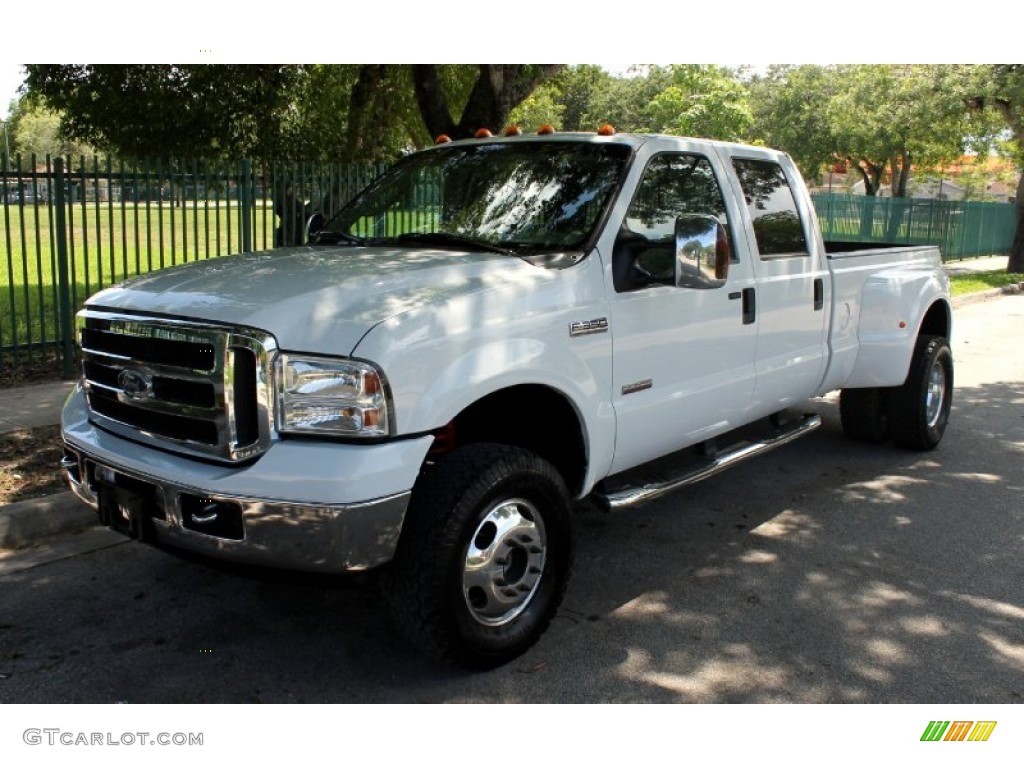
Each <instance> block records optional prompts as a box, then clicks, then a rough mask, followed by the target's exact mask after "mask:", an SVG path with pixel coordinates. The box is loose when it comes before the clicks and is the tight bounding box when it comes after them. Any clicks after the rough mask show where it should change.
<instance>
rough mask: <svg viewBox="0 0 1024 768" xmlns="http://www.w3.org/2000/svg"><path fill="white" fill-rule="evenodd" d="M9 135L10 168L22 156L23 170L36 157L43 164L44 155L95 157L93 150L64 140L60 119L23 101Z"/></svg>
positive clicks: (14, 114)
mask: <svg viewBox="0 0 1024 768" xmlns="http://www.w3.org/2000/svg"><path fill="white" fill-rule="evenodd" d="M8 133H9V139H10V143H11V158H12V159H11V165H12V167H13V166H14V162H15V161H14V158H15V157H16V156H17V155H19V154H20V155H21V156H22V159H23V166H22V167H23V168H28V165H29V163H30V158H31V157H32V156H33V155H35V156H36V158H38V159H39V160H42V159H43V158H45V157H46V156H47V155H94V154H96V151H95V149H94V148H93V147H91V146H89V145H88V144H86V143H84V142H80V141H74V140H72V139H67V138H64V137H63V136H61V134H60V115H59V114H57V113H56V112H54V111H52V110H49V109H47V108H46V107H44V106H42V105H39V104H37V103H34V102H33V101H31V100H29V99H23V100H22V101H21V102H19V103H17V105H16V106H15V109H14V110H13V114H12V115H11V119H10V123H9V124H8Z"/></svg>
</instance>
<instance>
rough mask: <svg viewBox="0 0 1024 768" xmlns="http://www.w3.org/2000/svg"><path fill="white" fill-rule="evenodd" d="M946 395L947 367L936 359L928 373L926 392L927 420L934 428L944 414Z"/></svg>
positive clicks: (930, 427) (931, 427) (929, 426)
mask: <svg viewBox="0 0 1024 768" xmlns="http://www.w3.org/2000/svg"><path fill="white" fill-rule="evenodd" d="M945 397H946V369H945V367H944V366H943V365H942V363H941V362H940V361H938V360H936V361H935V362H934V363H932V369H931V371H930V372H929V374H928V389H927V392H926V394H925V422H926V423H927V425H928V428H929V429H934V428H935V426H936V425H937V424H938V423H939V418H940V417H941V416H942V406H943V401H944V400H945Z"/></svg>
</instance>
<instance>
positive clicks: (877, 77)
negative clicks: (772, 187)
mask: <svg viewBox="0 0 1024 768" xmlns="http://www.w3.org/2000/svg"><path fill="white" fill-rule="evenodd" d="M970 75H971V73H970V70H969V69H968V68H965V67H959V66H950V65H924V64H914V65H910V64H906V65H887V64H863V65H841V66H828V67H820V66H801V67H776V68H773V69H770V70H769V72H768V73H767V75H766V76H764V77H762V78H760V79H758V80H757V81H756V82H755V83H754V84H753V85H752V91H753V93H754V98H753V101H754V112H755V124H756V126H757V130H758V132H759V135H760V136H761V137H763V138H765V139H767V141H768V143H769V144H772V145H773V146H777V147H778V148H780V149H783V150H785V151H787V152H789V153H790V154H792V155H793V156H794V159H796V160H797V162H798V164H799V165H800V166H801V170H802V171H804V172H805V174H806V175H807V176H808V178H815V177H817V176H818V174H819V173H820V170H821V167H822V166H824V165H826V164H830V163H834V162H835V161H837V160H842V161H843V162H845V163H846V164H847V166H848V167H849V168H850V169H851V170H853V171H854V172H855V173H857V174H859V175H860V177H861V180H862V181H863V182H864V191H865V194H867V195H877V194H878V193H879V192H880V191H881V188H882V184H883V181H884V179H885V175H886V173H887V172H888V174H889V179H890V189H891V192H892V194H893V196H895V197H904V196H906V192H907V183H908V181H909V178H910V171H911V168H912V166H913V165H918V166H922V167H923V166H929V165H935V164H938V163H942V162H949V161H950V160H953V159H955V158H959V157H960V156H961V155H962V154H963V152H964V150H965V148H966V147H967V145H968V142H969V141H970V138H971V136H972V132H973V130H974V129H973V128H972V118H971V116H970V114H969V113H968V111H967V110H966V109H965V108H964V101H963V98H964V94H965V88H966V86H967V84H968V82H969V81H970Z"/></svg>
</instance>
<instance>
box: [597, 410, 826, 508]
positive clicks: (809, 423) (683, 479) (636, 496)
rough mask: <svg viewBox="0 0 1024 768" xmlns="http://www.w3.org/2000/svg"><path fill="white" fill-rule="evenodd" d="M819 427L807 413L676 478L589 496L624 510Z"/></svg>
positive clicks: (818, 421)
mask: <svg viewBox="0 0 1024 768" xmlns="http://www.w3.org/2000/svg"><path fill="white" fill-rule="evenodd" d="M820 426H821V416H818V415H817V414H807V415H805V416H804V417H803V419H802V420H801V421H800V422H798V423H797V424H795V425H794V426H792V427H789V428H783V430H782V431H780V432H778V433H777V434H775V435H773V436H772V437H769V438H764V439H761V440H757V441H755V442H750V443H746V444H741V445H739V446H738V447H736V448H732V449H729V450H727V451H726V452H724V453H721V454H718V455H716V456H714V457H713V458H712V459H710V460H709V461H708V462H707V463H705V464H702V465H701V466H699V467H698V468H696V469H693V470H691V471H690V472H687V473H686V474H684V475H680V476H679V477H674V478H671V479H669V480H665V481H662V482H657V483H647V484H645V485H643V486H641V487H639V488H624V489H622V490H618V491H614V492H612V493H594V494H593V496H592V498H593V500H594V501H595V502H596V503H597V505H598V506H600V507H602V508H603V509H606V510H618V509H626V508H628V507H635V506H637V505H639V504H644V503H646V502H648V501H653V500H654V499H657V498H660V497H662V496H664V495H666V494H668V493H671V492H672V491H675V490H678V489H679V488H683V487H685V486H687V485H693V484H694V483H699V482H700V481H701V480H706V479H707V478H709V477H712V476H713V475H717V474H718V473H719V472H722V471H724V470H726V469H728V468H729V467H731V466H733V465H734V464H739V463H740V462H741V461H745V460H746V459H752V458H754V457H755V456H760V455H761V454H763V453H767V452H768V451H771V450H774V449H775V448H780V447H781V446H783V445H786V443H791V442H793V441H794V440H796V439H797V438H800V437H803V436H804V435H806V434H809V433H810V432H813V431H814V430H815V429H817V428H818V427H820Z"/></svg>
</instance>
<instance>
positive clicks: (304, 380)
mask: <svg viewBox="0 0 1024 768" xmlns="http://www.w3.org/2000/svg"><path fill="white" fill-rule="evenodd" d="M276 367H277V371H276V377H275V378H276V380H277V404H278V408H277V414H278V416H277V419H278V424H277V426H278V429H279V430H280V431H281V432H299V433H306V434H317V435H337V436H341V437H386V436H387V435H389V434H390V433H391V419H390V415H389V413H388V399H387V393H386V392H385V388H384V377H383V374H381V372H380V371H378V370H377V369H376V368H374V367H373V366H372V365H370V364H369V363H363V362H360V361H358V360H335V359H331V358H328V357H312V356H305V355H303V356H301V357H300V356H298V355H290V354H284V355H281V356H280V357H279V358H278V359H277V363H276Z"/></svg>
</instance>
